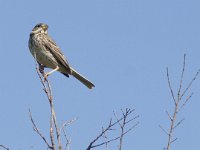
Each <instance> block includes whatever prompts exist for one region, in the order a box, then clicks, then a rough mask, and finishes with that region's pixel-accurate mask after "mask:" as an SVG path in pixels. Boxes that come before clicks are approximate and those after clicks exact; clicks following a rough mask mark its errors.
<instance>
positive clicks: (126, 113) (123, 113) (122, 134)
mask: <svg viewBox="0 0 200 150" xmlns="http://www.w3.org/2000/svg"><path fill="white" fill-rule="evenodd" d="M133 111H134V109H133V110H131V109H126V111H125V112H123V111H122V115H123V116H122V117H121V118H120V119H118V117H117V116H116V114H115V113H114V115H115V118H116V121H115V122H112V118H111V119H110V121H109V124H108V126H107V127H106V128H102V132H101V133H100V134H99V135H98V136H97V137H96V138H95V139H94V140H93V141H92V142H90V144H89V146H88V147H87V150H90V149H92V148H95V147H99V146H102V145H106V146H107V144H108V143H110V142H113V141H116V140H118V139H120V145H121V146H122V139H123V136H124V135H125V134H126V133H128V132H129V131H131V130H132V129H133V128H134V127H136V126H137V125H138V124H139V123H136V125H134V126H132V127H131V128H129V129H128V130H127V131H125V125H126V124H127V123H130V122H131V121H133V119H130V120H128V121H127V117H128V116H129V115H130V114H131V113H132V112H133ZM137 117H138V116H136V117H134V118H137ZM122 120H123V121H122ZM121 121H122V123H121ZM116 124H119V126H120V128H121V134H120V135H119V136H117V137H114V138H112V139H110V140H108V139H107V140H106V141H104V142H101V143H99V144H95V143H96V142H97V141H98V140H99V139H100V138H105V137H104V135H105V134H106V133H107V132H108V131H110V130H113V129H112V127H114V126H115V125H116ZM106 138H107V136H106ZM94 144H95V145H94Z"/></svg>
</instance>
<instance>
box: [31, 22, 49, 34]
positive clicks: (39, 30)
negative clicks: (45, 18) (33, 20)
mask: <svg viewBox="0 0 200 150" xmlns="http://www.w3.org/2000/svg"><path fill="white" fill-rule="evenodd" d="M47 30H48V25H47V24H44V23H39V24H37V25H36V26H35V27H34V28H33V30H32V32H31V33H45V34H47Z"/></svg>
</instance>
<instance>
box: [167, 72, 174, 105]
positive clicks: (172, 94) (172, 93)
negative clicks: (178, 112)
mask: <svg viewBox="0 0 200 150" xmlns="http://www.w3.org/2000/svg"><path fill="white" fill-rule="evenodd" d="M167 81H168V86H169V89H170V92H171V96H172V98H173V100H174V103H175V104H176V99H175V97H174V92H173V89H172V86H171V82H170V78H169V71H168V68H167Z"/></svg>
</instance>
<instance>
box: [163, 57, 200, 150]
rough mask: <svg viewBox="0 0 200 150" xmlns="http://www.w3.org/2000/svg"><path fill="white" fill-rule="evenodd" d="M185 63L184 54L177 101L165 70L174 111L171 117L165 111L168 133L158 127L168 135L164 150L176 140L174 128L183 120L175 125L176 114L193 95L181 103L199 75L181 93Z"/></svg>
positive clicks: (168, 149)
mask: <svg viewBox="0 0 200 150" xmlns="http://www.w3.org/2000/svg"><path fill="white" fill-rule="evenodd" d="M185 62H186V55H185V54H184V59H183V67H182V72H181V79H180V83H179V89H178V92H177V99H176V98H175V96H174V91H173V89H172V86H171V81H170V78H169V71H168V68H167V81H168V86H169V89H170V92H171V96H172V98H173V101H174V111H173V113H172V114H173V115H172V116H171V115H170V113H169V112H168V111H166V113H167V116H168V117H169V119H170V128H169V131H166V130H165V129H164V128H163V127H162V126H160V128H161V129H162V130H163V131H164V132H165V133H166V134H167V135H168V142H167V146H166V148H165V149H167V150H170V145H171V143H173V142H174V141H176V140H177V138H176V139H173V137H172V134H173V131H174V129H175V128H177V127H178V126H179V125H180V124H181V123H182V122H183V120H184V119H182V120H181V121H179V122H178V123H176V120H177V114H178V113H179V112H180V110H181V109H182V108H183V107H184V106H185V105H186V103H187V102H188V101H189V100H190V99H191V97H192V95H193V93H191V94H189V96H188V97H187V98H186V100H185V101H184V102H182V101H183V96H184V95H185V94H186V92H187V91H188V90H189V89H190V88H191V86H192V84H193V83H194V81H195V80H196V78H197V76H198V75H199V72H200V70H198V71H197V73H196V74H195V76H194V77H193V78H192V80H191V81H190V83H189V84H188V86H187V87H186V88H185V89H184V90H183V92H181V91H182V86H183V77H184V73H185V66H186V65H185V64H186V63H185Z"/></svg>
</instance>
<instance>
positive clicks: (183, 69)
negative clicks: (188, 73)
mask: <svg viewBox="0 0 200 150" xmlns="http://www.w3.org/2000/svg"><path fill="white" fill-rule="evenodd" d="M185 58H186V54H184V59H183V68H182V73H181V80H180V85H179V90H178V99H180V93H181V88H182V83H183V76H184V72H185Z"/></svg>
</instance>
